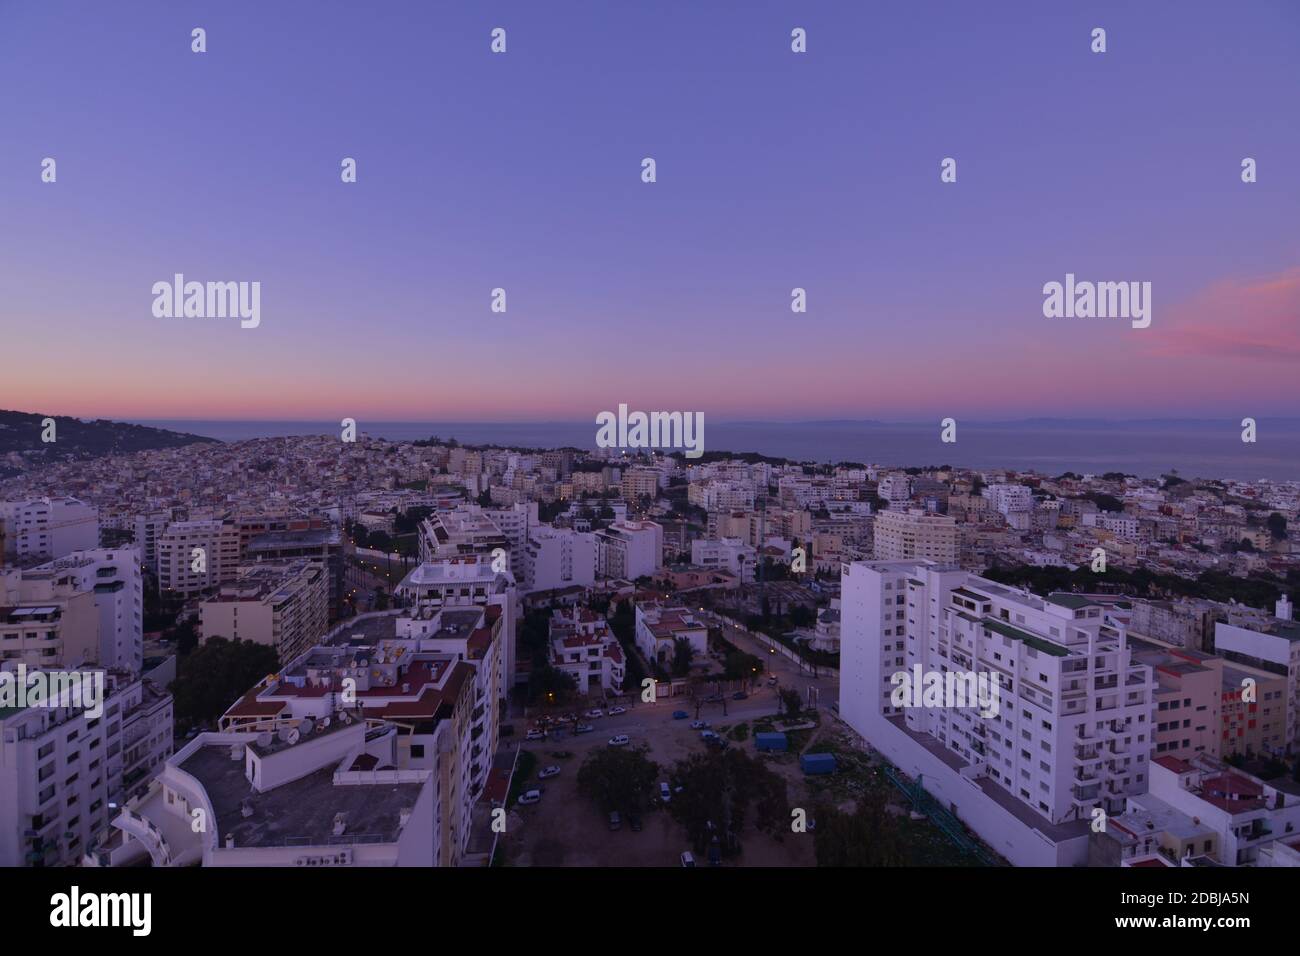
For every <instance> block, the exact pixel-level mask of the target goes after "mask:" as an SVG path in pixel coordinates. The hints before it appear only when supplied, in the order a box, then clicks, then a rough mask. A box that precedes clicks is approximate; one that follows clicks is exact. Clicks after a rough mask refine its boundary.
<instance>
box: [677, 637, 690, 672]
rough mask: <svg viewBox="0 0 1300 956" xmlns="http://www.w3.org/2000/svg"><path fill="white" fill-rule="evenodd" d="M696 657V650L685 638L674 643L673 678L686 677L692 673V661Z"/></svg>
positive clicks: (680, 638)
mask: <svg viewBox="0 0 1300 956" xmlns="http://www.w3.org/2000/svg"><path fill="white" fill-rule="evenodd" d="M694 657H695V648H693V647H691V642H690V641H688V640H687V639H686V638H684V637H679V638H677V640H676V641H675V642H674V643H673V676H674V677H685V676H686V675H687V674H689V673H690V672H691V661H692V660H693V659H694Z"/></svg>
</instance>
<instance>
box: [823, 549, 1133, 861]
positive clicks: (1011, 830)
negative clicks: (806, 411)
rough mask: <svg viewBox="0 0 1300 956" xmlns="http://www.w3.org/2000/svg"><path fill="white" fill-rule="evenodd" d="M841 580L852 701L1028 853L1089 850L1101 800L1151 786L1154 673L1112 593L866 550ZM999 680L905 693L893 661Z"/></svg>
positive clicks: (876, 730)
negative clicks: (1095, 594) (1003, 581)
mask: <svg viewBox="0 0 1300 956" xmlns="http://www.w3.org/2000/svg"><path fill="white" fill-rule="evenodd" d="M841 581H842V588H843V591H842V608H841V611H842V618H843V619H842V626H841V642H840V661H841V671H840V695H841V697H840V713H841V715H842V716H843V719H844V720H845V721H847V722H848V724H849V725H850V726H851V727H853V729H854V730H856V731H857V732H858V733H859V734H861V735H862V736H863V737H864V738H865V739H866V740H867V741H868V742H869V743H870V744H871V745H872V746H873V747H875V748H876V749H877V750H879V751H881V752H882V753H883V754H884V755H885V756H886V757H888V758H889V759H890V760H891V761H893V762H894V763H895V764H896V765H897V766H898V767H899V768H900V769H901V770H902V771H903V772H904V773H906V774H908V775H909V776H911V777H913V778H921V779H922V780H923V782H924V785H925V787H926V789H927V790H929V791H930V792H931V793H932V794H933V795H934V796H935V797H936V798H937V799H938V800H939V802H940V803H941V804H942V805H944V806H948V807H951V808H952V810H953V812H955V813H956V814H957V815H958V816H959V817H961V818H962V819H963V820H964V821H965V822H966V823H967V824H968V825H969V826H970V827H971V828H972V829H974V830H975V831H976V832H977V833H979V834H980V836H981V837H982V838H983V839H984V840H985V841H986V842H987V843H988V844H989V845H990V846H991V847H992V848H993V849H994V850H996V851H997V852H999V853H1001V854H1002V855H1003V856H1005V857H1007V858H1008V859H1009V860H1011V862H1013V863H1015V864H1017V865H1039V866H1059V865H1071V864H1074V863H1079V862H1082V861H1083V860H1084V859H1085V858H1086V855H1087V834H1088V832H1089V821H1090V820H1091V814H1092V812H1093V811H1094V809H1096V808H1101V809H1103V810H1104V811H1105V812H1107V813H1112V812H1122V810H1123V807H1124V801H1125V798H1126V797H1127V796H1128V795H1130V794H1139V793H1142V792H1143V791H1145V790H1146V788H1147V783H1148V781H1147V775H1148V772H1149V771H1148V758H1149V754H1150V749H1151V739H1152V712H1153V708H1154V704H1153V697H1154V692H1155V679H1154V677H1153V675H1152V672H1151V669H1150V668H1149V667H1146V666H1143V665H1138V664H1134V663H1133V661H1132V660H1131V656H1130V652H1129V650H1128V649H1127V647H1126V646H1125V643H1124V640H1123V637H1122V635H1121V634H1119V633H1118V632H1117V631H1115V629H1114V628H1112V627H1111V626H1110V625H1109V624H1107V623H1106V622H1105V620H1104V616H1103V609H1102V608H1101V607H1100V606H1098V605H1096V604H1093V603H1091V602H1090V601H1088V600H1087V599H1084V598H1081V597H1079V596H1076V595H1052V596H1050V597H1048V598H1039V597H1037V596H1035V595H1032V594H1029V593H1028V592H1025V591H1019V590H1015V589H1012V588H1009V587H1004V586H1002V585H999V584H995V583H993V582H990V581H986V580H984V579H982V578H979V577H977V576H975V575H972V574H969V573H966V572H963V571H960V570H957V569H953V568H951V567H945V566H943V565H937V564H934V563H931V562H920V563H916V562H886V561H877V562H854V563H852V564H849V565H845V567H844V569H843V574H842V577H841ZM918 666H919V668H920V672H919V673H920V674H922V675H930V674H938V675H940V677H941V679H947V678H946V677H944V675H948V674H950V673H951V674H952V675H953V676H954V677H955V676H959V675H971V676H972V677H974V678H978V676H979V675H981V674H982V675H984V679H985V680H989V681H996V682H997V686H998V694H999V703H998V705H997V707H996V708H993V710H994V711H995V713H992V714H990V713H988V711H987V709H985V708H981V707H979V706H975V707H956V706H946V707H945V706H938V707H924V706H906V707H901V708H899V707H895V706H894V705H893V699H892V692H893V691H894V689H895V684H896V682H897V681H898V680H899V678H897V677H896V676H895V675H899V674H908V675H912V674H914V673H917V672H916V670H915V668H917V667H918Z"/></svg>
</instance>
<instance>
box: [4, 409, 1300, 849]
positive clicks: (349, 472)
mask: <svg viewBox="0 0 1300 956" xmlns="http://www.w3.org/2000/svg"><path fill="white" fill-rule="evenodd" d="M349 438H350V439H351V440H349ZM42 453H43V450H33V451H32V452H31V453H30V454H25V453H23V452H10V453H9V454H8V456H7V458H6V459H5V461H4V462H3V465H4V466H5V468H6V470H7V471H8V473H9V474H10V477H8V478H6V479H5V480H4V481H3V483H0V541H3V554H4V564H3V574H2V576H0V582H2V588H3V594H2V595H0V653H2V654H3V662H4V668H5V670H7V671H10V672H14V673H18V672H19V669H20V668H21V670H22V673H25V674H27V675H28V679H29V680H30V678H31V675H33V674H35V673H37V672H40V671H66V672H72V673H75V672H77V671H80V670H94V669H98V670H101V671H103V672H105V673H106V675H107V680H106V688H105V690H104V698H103V702H102V708H101V709H99V710H96V711H95V712H94V716H92V715H91V711H89V710H86V711H83V712H78V711H77V710H76V709H42V708H37V707H26V708H25V707H22V706H14V705H13V704H12V702H8V703H10V706H6V707H4V708H3V709H0V740H2V741H3V747H4V748H5V750H6V753H5V758H4V760H3V761H0V766H3V767H4V768H5V778H6V781H5V792H6V793H8V794H11V795H12V796H13V798H12V799H7V800H6V801H4V802H3V804H2V805H0V812H2V813H3V817H2V818H0V822H2V824H3V825H2V826H0V854H2V855H0V865H4V866H88V867H113V866H129V865H137V864H140V863H143V862H145V861H148V862H149V863H151V864H152V865H153V866H178V865H196V864H197V865H204V866H241V865H256V866H262V867H266V866H303V865H307V866H318V865H319V866H324V865H332V864H352V863H356V864H368V865H406V866H457V865H489V864H490V863H492V862H494V861H495V862H497V863H498V864H504V863H507V862H508V863H511V864H514V865H529V864H534V865H648V866H663V865H675V864H677V863H682V864H684V865H693V864H699V865H704V864H706V863H721V864H724V865H731V864H737V865H813V864H821V865H877V866H889V865H906V864H921V865H925V864H929V865H936V864H951V865H978V866H987V865H993V866H997V865H1006V864H1013V865H1021V866H1081V865H1087V866H1109V867H1124V866H1164V867H1178V866H1188V865H1207V866H1223V867H1241V866H1290V865H1295V864H1296V863H1297V862H1300V833H1297V832H1296V831H1295V828H1296V826H1297V824H1300V759H1298V758H1297V744H1298V743H1300V741H1298V739H1297V735H1298V734H1300V685H1297V681H1296V672H1297V666H1296V665H1297V655H1300V625H1297V624H1296V623H1295V622H1294V620H1293V610H1292V604H1291V600H1290V595H1291V594H1292V592H1293V591H1294V589H1295V585H1296V583H1297V582H1298V581H1300V554H1297V553H1296V552H1294V551H1293V549H1292V547H1291V537H1290V532H1289V530H1288V529H1289V528H1291V527H1294V524H1295V522H1296V520H1297V512H1298V511H1300V482H1287V483H1281V482H1273V481H1261V482H1235V481H1216V480H1213V479H1202V478H1196V477H1192V476H1188V477H1186V478H1183V477H1180V476H1178V475H1175V474H1168V475H1165V476H1163V477H1161V478H1159V479H1140V478H1137V477H1134V476H1129V475H1123V474H1118V473H1108V474H1104V475H1085V474H1078V473H1073V472H1067V473H1064V474H1060V475H1054V476H1047V475H1038V474H1024V473H1011V472H1001V471H987V470H985V471H969V470H964V469H959V468H952V467H947V466H940V467H907V468H902V467H887V466H882V465H877V464H873V463H855V462H841V463H838V464H828V463H812V462H791V461H785V460H781V459H771V458H765V457H764V456H762V455H758V454H743V455H731V454H729V453H726V452H712V451H711V452H709V453H708V454H707V455H705V456H703V457H702V458H700V459H699V460H691V459H690V458H687V457H686V456H685V455H684V454H682V453H681V452H677V453H669V454H664V453H660V452H656V451H646V452H638V453H629V452H628V451H627V450H626V449H624V450H619V449H617V448H609V449H595V450H592V451H581V450H577V449H547V450H540V449H534V450H529V449H504V448H488V447H467V446H464V445H460V444H458V443H456V442H455V441H454V439H450V438H449V439H447V440H445V441H444V440H440V439H438V438H436V437H433V436H431V437H430V438H429V439H428V440H424V441H414V442H389V441H384V440H379V439H371V438H369V437H368V436H367V435H366V434H365V431H364V428H362V429H361V430H360V432H358V433H355V434H352V435H348V434H347V430H346V428H345V429H341V431H340V435H339V436H328V435H321V436H312V437H295V438H282V439H259V440H253V441H243V442H234V443H220V442H208V443H203V444H189V445H184V446H181V447H176V448H171V447H167V448H160V449H157V450H144V451H136V452H132V453H129V454H123V455H113V454H108V455H104V456H103V457H97V458H90V459H82V460H76V461H71V462H63V461H56V462H54V463H52V464H43V463H37V464H32V460H33V459H39V458H40V456H41V455H42ZM918 608H919V609H921V610H918ZM925 609H928V613H926V611H925ZM913 671H915V673H916V674H917V675H918V678H919V677H920V675H922V674H924V673H931V672H934V673H940V674H947V673H950V672H958V671H963V672H974V673H981V672H982V673H984V674H985V675H994V676H995V680H996V682H997V683H998V684H999V686H1000V691H999V693H1000V698H999V697H998V696H997V695H995V700H994V704H995V705H1000V706H994V707H993V708H992V712H989V709H988V708H987V707H984V708H982V709H981V708H980V707H978V706H974V705H972V706H967V707H962V706H955V707H954V706H944V705H939V706H936V704H938V703H939V702H938V701H937V700H928V699H927V700H924V701H923V700H922V699H921V698H920V697H918V698H917V699H916V701H915V703H917V704H918V705H920V706H912V704H913V701H911V700H908V699H900V698H899V697H897V696H896V690H897V687H898V685H899V683H900V682H901V681H900V679H899V677H898V676H897V675H899V674H908V673H909V672H913ZM950 689H951V688H950ZM543 781H544V782H543ZM920 781H924V785H922V784H921V782H920ZM250 783H251V784H252V787H251V789H250V787H249V784H250ZM972 784H973V785H972ZM801 814H802V815H801ZM196 815H197V816H196ZM198 818H201V819H202V820H203V821H204V825H203V826H202V827H197V826H196V827H191V822H192V821H193V820H194V819H198ZM792 819H793V820H794V821H795V823H794V824H793V825H792V824H791V822H790V821H791V820H792ZM1101 820H1104V823H1103V824H1102V825H1101V826H1098V821H1101ZM602 821H604V824H605V827H606V830H605V832H606V833H607V834H608V836H599V837H593V836H592V835H591V834H592V832H593V828H596V829H597V830H598V829H599V824H600V823H601V822H602ZM625 826H626V827H628V828H630V829H631V830H633V831H642V830H643V828H644V832H643V833H642V834H641V835H640V836H634V835H632V834H624V833H622V832H620V831H621V830H622V829H623V828H624V827H625ZM881 831H888V832H890V833H891V837H892V838H891V839H880V838H879V837H878V836H872V837H871V838H868V834H879V833H880V832H881Z"/></svg>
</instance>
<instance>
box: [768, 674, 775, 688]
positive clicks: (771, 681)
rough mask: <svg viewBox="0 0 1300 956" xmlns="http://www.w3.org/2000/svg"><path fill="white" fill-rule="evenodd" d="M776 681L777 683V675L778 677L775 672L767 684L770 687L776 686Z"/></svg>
mask: <svg viewBox="0 0 1300 956" xmlns="http://www.w3.org/2000/svg"><path fill="white" fill-rule="evenodd" d="M776 683H777V677H776V675H775V674H773V675H772V676H771V677H769V678H768V679H767V686H768V687H774V686H775V685H776Z"/></svg>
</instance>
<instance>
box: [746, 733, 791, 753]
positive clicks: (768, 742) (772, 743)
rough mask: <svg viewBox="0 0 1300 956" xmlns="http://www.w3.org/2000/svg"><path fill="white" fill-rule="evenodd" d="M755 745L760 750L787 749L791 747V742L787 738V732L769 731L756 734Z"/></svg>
mask: <svg viewBox="0 0 1300 956" xmlns="http://www.w3.org/2000/svg"><path fill="white" fill-rule="evenodd" d="M754 746H755V747H757V748H758V749H759V750H779V751H785V750H787V749H788V748H789V746H790V742H789V741H788V740H786V737H785V734H780V733H772V732H769V733H762V734H754Z"/></svg>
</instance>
